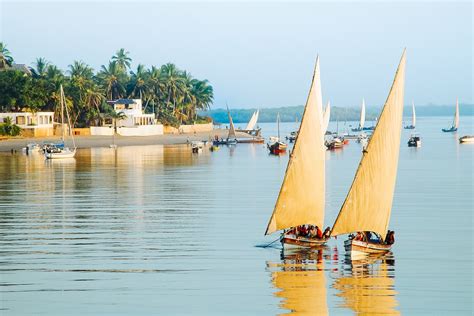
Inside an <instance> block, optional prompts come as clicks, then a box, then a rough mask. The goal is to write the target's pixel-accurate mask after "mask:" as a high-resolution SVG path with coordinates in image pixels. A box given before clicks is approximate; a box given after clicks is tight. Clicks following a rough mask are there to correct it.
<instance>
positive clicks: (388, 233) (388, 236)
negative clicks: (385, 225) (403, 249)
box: [384, 229, 391, 243]
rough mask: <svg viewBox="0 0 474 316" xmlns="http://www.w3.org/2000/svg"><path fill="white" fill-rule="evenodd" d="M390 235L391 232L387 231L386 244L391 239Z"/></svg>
mask: <svg viewBox="0 0 474 316" xmlns="http://www.w3.org/2000/svg"><path fill="white" fill-rule="evenodd" d="M390 233H391V230H390V229H389V230H387V234H386V235H385V239H384V240H385V242H386V243H388V239H389V238H390Z"/></svg>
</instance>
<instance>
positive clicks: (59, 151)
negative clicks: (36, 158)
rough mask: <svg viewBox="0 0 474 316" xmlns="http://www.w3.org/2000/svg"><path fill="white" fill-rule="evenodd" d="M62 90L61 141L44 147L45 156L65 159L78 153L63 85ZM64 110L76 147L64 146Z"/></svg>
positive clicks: (60, 89) (60, 90)
mask: <svg viewBox="0 0 474 316" xmlns="http://www.w3.org/2000/svg"><path fill="white" fill-rule="evenodd" d="M59 92H60V102H61V143H60V144H59V145H54V144H49V146H45V148H44V156H45V157H46V158H47V159H64V158H74V156H75V155H76V142H75V141H74V134H73V131H72V125H71V119H70V117H69V111H68V109H67V107H66V105H65V103H66V101H65V97H64V90H63V86H62V85H61V86H60V88H59ZM64 110H66V117H67V124H66V125H67V126H68V130H69V135H70V136H71V139H72V143H73V146H74V148H73V149H69V148H68V147H65V146H64V139H65V131H64V125H65V124H64Z"/></svg>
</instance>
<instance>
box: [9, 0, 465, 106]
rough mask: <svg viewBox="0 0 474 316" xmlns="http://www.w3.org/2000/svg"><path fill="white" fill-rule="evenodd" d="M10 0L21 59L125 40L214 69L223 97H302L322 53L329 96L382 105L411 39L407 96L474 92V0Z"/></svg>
mask: <svg viewBox="0 0 474 316" xmlns="http://www.w3.org/2000/svg"><path fill="white" fill-rule="evenodd" d="M0 2H1V4H0V17H1V26H0V27H1V28H0V40H1V41H3V42H5V43H6V44H7V46H8V48H9V49H10V51H11V52H12V53H13V56H14V58H15V59H16V61H17V62H19V63H27V64H31V63H32V62H33V61H34V60H35V58H36V57H45V58H46V59H48V60H50V61H51V62H53V63H55V64H57V65H58V66H60V67H61V68H64V69H65V68H66V67H67V65H68V64H70V63H71V62H72V61H73V60H74V59H82V60H84V61H86V62H87V63H89V64H90V65H92V66H93V67H94V68H95V69H98V68H99V67H100V65H101V64H106V63H107V62H108V60H109V58H110V57H111V56H112V55H113V54H114V52H115V51H116V50H117V49H119V48H121V47H124V48H126V49H127V50H128V51H130V52H131V57H132V58H133V60H134V63H133V64H134V65H133V66H134V67H135V66H136V64H137V63H138V62H140V63H143V64H145V65H146V66H150V65H152V64H153V65H161V64H163V63H166V62H173V63H176V64H177V65H178V66H179V67H180V68H182V69H186V70H188V71H190V72H191V73H192V74H193V75H194V76H196V77H198V78H201V79H203V78H206V79H208V80H209V81H210V82H211V84H212V85H213V86H214V89H215V105H214V107H221V106H223V104H225V102H226V101H227V102H228V103H229V106H231V107H233V108H237V107H271V106H285V105H299V104H303V103H304V102H305V100H306V96H307V91H308V87H309V84H310V80H311V72H312V68H313V63H314V60H315V57H316V54H318V53H319V55H320V58H321V73H322V85H323V99H324V100H325V101H326V100H328V99H330V100H331V104H332V105H333V106H359V104H360V101H361V99H362V97H365V99H366V102H367V104H368V105H381V104H383V102H384V101H385V98H386V96H387V94H388V90H389V88H390V84H391V81H392V79H393V75H394V72H395V69H396V66H397V64H398V61H399V58H400V55H401V53H402V50H403V47H407V62H408V64H407V77H406V93H405V103H407V104H408V103H410V102H411V100H412V99H414V100H415V103H416V104H418V105H422V104H430V103H433V104H453V103H454V102H455V99H456V97H459V99H460V101H461V102H463V103H474V102H473V97H472V91H473V79H472V72H473V57H472V56H473V55H472V52H473V24H472V23H473V22H472V16H473V5H472V2H431V1H424V2H407V1H406V2H384V3H381V2H380V1H379V2H375V1H369V2H357V3H353V2H333V1H319V2H313V3H310V2H298V3H293V2H291V3H290V2H281V1H279V2H272V1H261V2H257V3H251V2H225V3H222V2H220V3H218V2H199V1H192V2H177V3H171V2H157V1H151V0H148V1H145V2H135V1H133V2H132V1H120V2H114V1H102V2H99V3H94V2H90V1H84V2H72V1H64V2H58V1H56V2H43V1H28V2H19V1H5V0H0Z"/></svg>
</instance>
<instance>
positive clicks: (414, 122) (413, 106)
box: [405, 102, 416, 129]
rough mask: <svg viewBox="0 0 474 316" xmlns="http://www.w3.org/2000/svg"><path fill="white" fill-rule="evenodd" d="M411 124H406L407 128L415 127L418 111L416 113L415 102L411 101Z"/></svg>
mask: <svg viewBox="0 0 474 316" xmlns="http://www.w3.org/2000/svg"><path fill="white" fill-rule="evenodd" d="M411 113H412V116H411V125H407V126H405V129H415V127H416V113H415V102H412V103H411Z"/></svg>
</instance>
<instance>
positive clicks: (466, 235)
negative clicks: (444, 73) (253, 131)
mask: <svg viewBox="0 0 474 316" xmlns="http://www.w3.org/2000/svg"><path fill="white" fill-rule="evenodd" d="M450 121H451V118H419V122H418V125H419V128H418V131H419V132H420V133H421V135H422V137H423V147H421V148H418V149H416V148H408V147H407V146H406V141H407V139H408V136H409V134H410V131H403V136H402V146H401V150H400V157H401V159H400V164H399V172H398V181H397V188H396V193H395V198H394V206H393V212H392V219H391V223H390V227H391V228H392V229H394V230H396V233H397V236H396V238H397V242H396V244H395V245H394V247H393V253H392V254H391V255H388V256H386V257H384V258H378V259H373V260H370V261H358V262H356V261H354V262H350V261H347V260H346V259H345V256H344V249H343V247H342V241H343V239H344V238H342V237H340V238H339V239H337V240H335V239H332V240H331V241H330V242H329V244H328V247H327V248H325V249H323V250H321V251H317V252H309V253H304V252H302V253H293V254H285V255H283V254H282V253H281V251H280V249H279V245H278V244H275V247H269V248H261V247H256V246H257V245H262V244H266V243H269V242H271V241H273V240H274V239H276V238H277V237H278V236H277V235H272V236H269V237H264V236H263V233H264V231H265V227H266V225H267V221H268V219H269V217H270V215H271V212H272V209H273V205H274V203H275V199H276V197H277V194H278V190H279V187H280V184H281V181H282V178H283V175H284V171H285V168H286V164H287V161H288V155H284V156H280V157H274V156H269V155H268V154H267V150H266V148H265V147H264V146H263V145H248V144H239V145H238V146H236V147H230V148H228V147H223V148H221V150H220V151H217V152H214V153H211V152H208V151H204V152H203V153H202V154H199V155H193V154H191V153H190V148H189V147H187V146H185V145H183V146H140V147H119V148H118V149H117V150H116V151H114V150H113V149H110V148H93V149H83V150H79V151H78V153H77V157H76V159H72V160H63V161H45V160H44V159H43V158H42V157H41V156H36V157H35V156H24V155H21V154H18V155H10V154H7V153H3V154H0V162H1V163H0V179H1V181H0V242H1V248H0V255H1V257H0V261H1V265H0V310H1V312H0V314H2V315H29V314H38V315H54V314H58V315H79V314H80V315H96V314H100V315H104V314H109V315H117V314H135V315H136V314H164V315H167V314H182V315H187V314H190V313H194V314H215V315H222V314H224V313H225V314H236V315H275V314H285V313H291V312H293V313H294V314H295V315H296V314H305V313H306V314H314V315H319V314H323V315H324V314H332V315H338V314H341V315H345V314H367V313H369V314H370V313H374V314H399V313H402V314H433V313H439V314H471V313H472V311H473V298H472V297H473V279H472V278H473V250H472V249H473V228H472V227H473V216H472V212H473V189H474V187H473V153H474V145H460V144H458V142H457V138H458V137H459V136H460V135H461V134H462V135H464V134H474V131H473V123H474V121H473V119H472V118H461V126H462V127H461V129H460V132H459V133H458V134H447V133H442V132H441V131H440V129H441V127H445V126H448V125H449V123H450ZM331 124H332V123H331ZM261 126H262V127H263V129H264V132H265V134H266V136H269V135H272V134H275V129H276V126H275V124H261ZM347 127H348V126H347V125H344V124H339V126H338V128H339V130H344V129H345V128H347ZM294 128H295V124H292V123H286V124H282V126H281V129H282V134H283V135H285V134H287V133H289V131H291V130H293V129H294ZM335 128H336V126H335V124H332V126H331V127H330V129H335ZM360 152H361V148H360V145H359V144H357V143H356V142H354V141H351V143H350V144H349V145H348V146H346V147H345V148H344V149H343V150H341V151H336V152H327V216H326V221H327V224H328V225H332V222H333V221H334V219H335V217H336V215H337V212H338V211H339V207H340V206H341V204H342V201H343V199H344V198H345V195H346V194H347V191H348V188H349V186H350V184H351V182H352V179H353V176H354V173H355V170H356V167H357V164H358V162H359V159H360Z"/></svg>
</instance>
